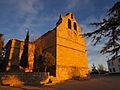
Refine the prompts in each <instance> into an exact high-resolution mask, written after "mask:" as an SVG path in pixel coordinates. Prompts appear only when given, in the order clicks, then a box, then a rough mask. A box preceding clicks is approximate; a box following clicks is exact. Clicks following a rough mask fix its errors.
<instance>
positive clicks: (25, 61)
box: [19, 31, 29, 68]
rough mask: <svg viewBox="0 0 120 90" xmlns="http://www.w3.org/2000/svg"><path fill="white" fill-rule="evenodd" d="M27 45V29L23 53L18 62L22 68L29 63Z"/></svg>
mask: <svg viewBox="0 0 120 90" xmlns="http://www.w3.org/2000/svg"><path fill="white" fill-rule="evenodd" d="M28 45H29V31H27V35H26V38H25V44H24V49H23V53H22V56H21V60H20V64H19V65H20V66H21V67H23V68H27V67H29V65H28Z"/></svg>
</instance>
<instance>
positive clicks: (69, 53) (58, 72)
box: [6, 12, 89, 80]
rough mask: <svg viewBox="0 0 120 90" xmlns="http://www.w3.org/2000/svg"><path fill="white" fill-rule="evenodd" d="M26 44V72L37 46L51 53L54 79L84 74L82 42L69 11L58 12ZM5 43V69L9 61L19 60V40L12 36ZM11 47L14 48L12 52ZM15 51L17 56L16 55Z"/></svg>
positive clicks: (79, 31)
mask: <svg viewBox="0 0 120 90" xmlns="http://www.w3.org/2000/svg"><path fill="white" fill-rule="evenodd" d="M15 44H16V45H15ZM29 45H31V47H30V48H29V59H28V61H29V64H30V65H29V66H30V67H29V68H28V72H32V70H33V69H34V68H33V62H34V50H35V49H39V50H42V52H46V51H47V52H50V53H52V55H53V56H54V57H55V76H56V79H57V80H67V79H71V78H74V77H87V76H88V74H89V69H88V60H87V53H86V45H85V41H84V38H83V36H82V33H81V30H80V26H79V24H78V23H77V21H76V19H75V17H74V15H73V13H71V12H68V13H67V14H66V15H65V16H60V17H59V20H58V22H57V23H56V27H55V28H54V29H53V30H51V31H48V32H47V33H45V34H44V35H42V36H41V37H39V38H38V39H36V40H35V41H34V42H32V43H31V44H29ZM34 46H35V47H34ZM6 47H7V49H8V50H7V52H8V53H10V54H8V56H7V57H9V61H8V64H7V65H8V66H7V69H10V65H11V64H13V65H17V64H18V62H19V60H20V57H21V53H22V51H23V50H22V48H23V42H21V41H18V40H15V39H12V40H11V41H9V43H8V44H7V45H6ZM10 48H11V49H10ZM12 49H14V50H16V51H15V53H13V50H12ZM16 54H17V55H18V57H16ZM15 58H18V59H15ZM12 59H13V60H12ZM6 60H8V59H6ZM11 61H12V62H11Z"/></svg>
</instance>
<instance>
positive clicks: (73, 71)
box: [56, 13, 89, 80]
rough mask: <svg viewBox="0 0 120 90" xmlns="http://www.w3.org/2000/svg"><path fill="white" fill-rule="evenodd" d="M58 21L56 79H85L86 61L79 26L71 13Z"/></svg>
mask: <svg viewBox="0 0 120 90" xmlns="http://www.w3.org/2000/svg"><path fill="white" fill-rule="evenodd" d="M60 20H61V23H60V24H59V25H58V26H57V27H56V77H57V79H59V80H66V79H70V78H72V77H78V76H79V77H87V75H88V74H89V72H88V71H89V69H88V60H87V53H86V46H85V41H84V38H83V36H82V33H81V30H80V26H79V24H78V23H77V21H76V20H75V18H74V15H73V14H72V13H68V14H67V15H66V16H61V17H60ZM68 20H69V21H70V23H68ZM74 23H76V26H74ZM69 24H70V25H71V27H70V28H69ZM75 27H76V28H75Z"/></svg>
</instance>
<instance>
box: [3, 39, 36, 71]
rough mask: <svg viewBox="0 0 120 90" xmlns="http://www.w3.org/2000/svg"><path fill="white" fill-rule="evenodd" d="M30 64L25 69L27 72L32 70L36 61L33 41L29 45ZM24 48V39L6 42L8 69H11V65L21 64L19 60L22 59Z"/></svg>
mask: <svg viewBox="0 0 120 90" xmlns="http://www.w3.org/2000/svg"><path fill="white" fill-rule="evenodd" d="M28 47H29V48H28V64H29V67H28V68H27V69H26V70H25V72H32V70H33V63H34V49H35V46H34V44H32V43H29V46H28ZM23 49H24V41H20V40H16V39H11V40H9V42H8V43H7V44H6V57H5V60H6V71H9V70H10V69H11V66H19V62H20V60H21V56H22V53H23Z"/></svg>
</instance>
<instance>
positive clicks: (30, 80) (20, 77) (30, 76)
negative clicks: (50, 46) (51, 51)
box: [0, 72, 49, 86]
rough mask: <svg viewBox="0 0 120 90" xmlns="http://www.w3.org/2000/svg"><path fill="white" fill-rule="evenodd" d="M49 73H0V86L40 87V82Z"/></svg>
mask: <svg viewBox="0 0 120 90" xmlns="http://www.w3.org/2000/svg"><path fill="white" fill-rule="evenodd" d="M48 76H49V73H45V72H29V73H28V72H27V73H18V72H16V73H15V72H14V73H7V72H4V73H0V80H1V81H0V84H2V85H11V86H12V85H40V82H41V81H43V80H46V79H47V78H48Z"/></svg>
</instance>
